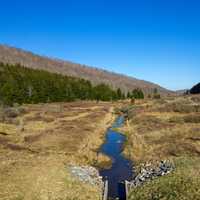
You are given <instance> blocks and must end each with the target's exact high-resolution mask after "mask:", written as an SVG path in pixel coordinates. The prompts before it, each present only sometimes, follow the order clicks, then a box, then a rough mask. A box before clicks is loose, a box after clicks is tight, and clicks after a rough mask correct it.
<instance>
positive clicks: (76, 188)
mask: <svg viewBox="0 0 200 200" xmlns="http://www.w3.org/2000/svg"><path fill="white" fill-rule="evenodd" d="M0 118H1V119H0V199H1V200H22V199H24V200H58V199H59V200H61V199H62V200H72V199H73V200H76V199H77V200H79V199H80V200H89V199H91V200H97V199H98V200H99V199H100V198H101V190H100V188H98V187H97V186H92V185H89V184H84V183H83V182H80V181H79V180H77V179H75V178H73V177H72V176H71V174H70V173H69V171H68V169H67V166H69V165H92V166H97V167H101V166H102V165H105V164H106V163H107V164H108V163H110V160H109V159H108V158H107V157H105V156H103V155H100V156H97V149H98V148H99V146H100V145H101V144H102V143H103V140H104V133H105V130H106V128H107V127H108V126H110V124H111V123H112V121H113V120H114V118H115V117H114V115H113V105H112V104H111V103H101V102H99V103H95V102H73V103H51V104H35V105H31V104H30V105H23V106H15V107H14V108H12V109H7V110H6V111H5V110H3V108H1V115H0Z"/></svg>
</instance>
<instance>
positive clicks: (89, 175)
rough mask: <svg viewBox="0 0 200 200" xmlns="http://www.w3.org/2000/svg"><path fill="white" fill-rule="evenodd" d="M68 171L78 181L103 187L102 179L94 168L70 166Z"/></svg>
mask: <svg viewBox="0 0 200 200" xmlns="http://www.w3.org/2000/svg"><path fill="white" fill-rule="evenodd" d="M69 170H70V172H71V174H72V175H73V176H75V177H76V178H78V179H79V180H80V181H83V182H85V183H89V184H92V185H98V186H99V187H103V180H102V177H101V176H100V175H99V172H98V170H97V169H96V168H94V167H91V166H70V167H69Z"/></svg>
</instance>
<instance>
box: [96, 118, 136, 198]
mask: <svg viewBox="0 0 200 200" xmlns="http://www.w3.org/2000/svg"><path fill="white" fill-rule="evenodd" d="M123 123H124V117H123V116H119V117H118V118H117V119H116V121H115V122H114V124H113V126H112V127H111V128H109V129H108V130H107V133H106V141H105V143H104V144H103V145H102V146H101V148H100V152H101V153H103V154H105V155H107V156H109V157H110V158H111V159H112V161H113V162H112V166H111V168H109V169H102V170H100V175H101V176H102V177H103V179H104V180H108V197H109V198H111V199H115V198H119V199H120V200H122V199H124V195H125V194H124V189H123V188H122V187H121V183H122V182H124V181H125V180H131V178H132V177H133V172H132V169H133V168H132V166H133V165H132V162H131V161H130V160H128V159H126V158H125V157H124V156H123V155H122V154H121V153H122V151H123V146H124V142H125V141H126V137H125V136H124V135H122V134H121V133H119V132H117V131H114V130H113V129H112V128H118V127H120V126H122V125H123Z"/></svg>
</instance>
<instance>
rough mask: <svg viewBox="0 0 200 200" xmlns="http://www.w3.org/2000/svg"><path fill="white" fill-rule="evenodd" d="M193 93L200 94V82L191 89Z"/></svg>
mask: <svg viewBox="0 0 200 200" xmlns="http://www.w3.org/2000/svg"><path fill="white" fill-rule="evenodd" d="M190 93H191V94H200V83H198V84H196V85H195V86H194V87H192V89H191V90H190Z"/></svg>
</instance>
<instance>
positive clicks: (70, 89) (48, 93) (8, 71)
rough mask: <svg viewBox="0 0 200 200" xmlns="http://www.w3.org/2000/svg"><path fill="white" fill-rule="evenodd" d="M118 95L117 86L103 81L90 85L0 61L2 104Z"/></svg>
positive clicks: (75, 79) (114, 97) (103, 99)
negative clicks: (102, 82)
mask: <svg viewBox="0 0 200 200" xmlns="http://www.w3.org/2000/svg"><path fill="white" fill-rule="evenodd" d="M121 98H124V94H123V93H122V92H121V90H120V89H118V90H117V91H115V90H112V89H111V88H110V87H109V86H108V85H105V84H99V85H95V86H93V85H92V84H91V82H90V81H88V80H84V79H79V78H74V77H69V76H63V75H60V74H55V73H50V72H47V71H43V70H35V69H29V68H26V67H23V66H21V65H19V64H17V65H9V64H3V63H0V101H1V102H3V103H4V104H8V105H12V104H13V103H20V104H21V103H39V102H59V101H74V100H76V99H80V100H102V101H110V100H117V99H121Z"/></svg>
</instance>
